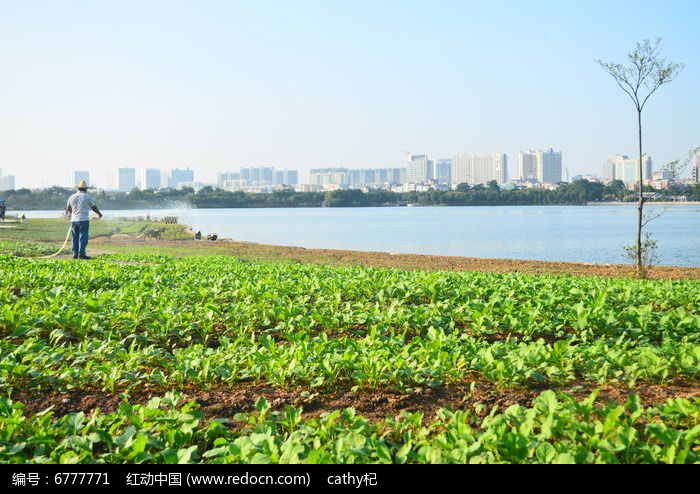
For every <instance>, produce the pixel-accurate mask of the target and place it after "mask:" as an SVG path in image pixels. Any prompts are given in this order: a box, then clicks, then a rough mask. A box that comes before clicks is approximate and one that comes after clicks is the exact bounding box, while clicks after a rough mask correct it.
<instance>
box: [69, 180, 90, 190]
mask: <svg viewBox="0 0 700 494" xmlns="http://www.w3.org/2000/svg"><path fill="white" fill-rule="evenodd" d="M73 187H75V188H76V189H92V187H91V186H90V185H88V184H86V183H85V180H81V181H80V183H79V184H78V185H74V186H73Z"/></svg>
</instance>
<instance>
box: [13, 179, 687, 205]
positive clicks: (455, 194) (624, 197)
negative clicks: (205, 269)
mask: <svg viewBox="0 0 700 494" xmlns="http://www.w3.org/2000/svg"><path fill="white" fill-rule="evenodd" d="M644 191H650V192H654V189H652V188H647V187H645V189H644ZM74 192H75V189H67V188H62V187H51V188H50V189H44V190H29V189H19V190H15V191H6V192H3V197H2V198H4V199H5V200H6V201H7V206H8V209H10V210H37V209H56V210H61V209H63V208H65V205H66V200H67V199H68V197H69V196H70V195H71V194H73V193H74ZM663 194H664V195H665V196H685V197H686V198H687V199H688V200H691V201H700V185H698V184H695V185H675V186H671V187H670V188H668V189H666V190H664V191H663ZM93 196H94V198H95V200H96V202H97V204H98V205H99V207H100V209H108V210H109V209H159V208H172V207H178V206H182V205H187V206H189V207H194V208H276V207H285V208H289V207H321V206H327V207H366V206H397V205H405V204H409V203H410V204H416V205H421V206H525V205H533V206H534V205H548V204H586V203H588V202H603V201H627V202H632V201H635V200H636V193H635V192H634V191H630V190H628V189H627V188H626V187H625V185H624V184H623V183H622V182H620V181H619V180H614V181H612V182H610V183H609V184H607V185H603V184H601V183H598V182H589V181H587V180H576V181H575V182H573V183H570V184H561V185H560V186H559V187H558V188H556V189H554V190H546V189H514V190H501V189H500V188H499V187H498V185H497V184H496V182H495V181H492V182H489V183H488V184H486V185H474V186H470V185H468V184H460V185H458V186H457V189H456V190H450V191H439V190H430V191H427V192H407V193H397V192H389V191H385V190H374V191H370V192H367V193H365V192H362V191H361V190H358V189H352V190H334V191H328V192H294V191H292V190H281V191H276V192H273V193H271V194H265V193H248V192H243V191H236V192H228V191H225V190H221V189H214V188H213V187H204V188H203V189H201V190H200V191H198V192H195V191H194V190H193V189H191V188H187V187H184V188H182V189H178V190H174V189H164V190H160V191H158V192H155V191H152V190H138V189H134V190H132V191H131V192H129V193H125V192H104V191H96V192H94V193H93Z"/></svg>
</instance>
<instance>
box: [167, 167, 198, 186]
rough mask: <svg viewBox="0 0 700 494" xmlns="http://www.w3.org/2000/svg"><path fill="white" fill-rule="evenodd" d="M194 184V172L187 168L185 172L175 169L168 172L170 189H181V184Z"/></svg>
mask: <svg viewBox="0 0 700 494" xmlns="http://www.w3.org/2000/svg"><path fill="white" fill-rule="evenodd" d="M193 182H194V171H193V170H190V169H189V168H187V169H186V170H180V169H179V168H175V169H173V170H171V171H170V180H169V185H170V188H171V189H177V188H180V187H182V185H183V184H191V183H193Z"/></svg>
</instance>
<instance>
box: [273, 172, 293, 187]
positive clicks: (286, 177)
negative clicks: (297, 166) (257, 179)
mask: <svg viewBox="0 0 700 494" xmlns="http://www.w3.org/2000/svg"><path fill="white" fill-rule="evenodd" d="M274 178H275V179H274V181H273V184H274V185H297V184H298V183H299V172H298V171H297V170H287V169H286V168H285V169H284V170H275V171H274Z"/></svg>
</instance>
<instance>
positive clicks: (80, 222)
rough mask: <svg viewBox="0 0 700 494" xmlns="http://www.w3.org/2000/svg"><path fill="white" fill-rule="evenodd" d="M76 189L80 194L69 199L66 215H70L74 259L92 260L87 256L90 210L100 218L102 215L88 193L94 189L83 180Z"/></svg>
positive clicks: (77, 193)
mask: <svg viewBox="0 0 700 494" xmlns="http://www.w3.org/2000/svg"><path fill="white" fill-rule="evenodd" d="M75 188H76V189H78V192H76V193H75V194H73V195H72V196H70V197H69V198H68V206H67V207H66V213H68V214H70V221H71V229H72V234H73V259H92V258H91V257H88V256H87V254H85V249H86V248H87V243H88V232H89V231H90V210H91V209H92V210H93V211H94V212H96V213H97V214H98V215H100V218H102V213H101V212H100V210H99V209H97V206H96V205H95V201H94V200H93V199H92V196H91V195H90V194H88V193H87V190H88V189H90V188H92V187H89V186H88V184H86V183H85V180H81V181H80V183H79V184H78V185H76V186H75Z"/></svg>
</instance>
